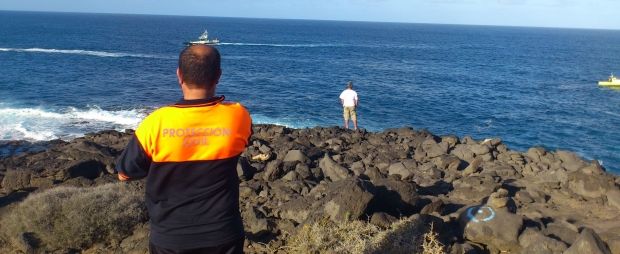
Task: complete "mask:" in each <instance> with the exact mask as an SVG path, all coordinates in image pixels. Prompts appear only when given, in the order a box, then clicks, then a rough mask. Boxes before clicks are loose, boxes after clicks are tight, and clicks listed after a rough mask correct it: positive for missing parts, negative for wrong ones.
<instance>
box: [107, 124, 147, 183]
mask: <svg viewBox="0 0 620 254" xmlns="http://www.w3.org/2000/svg"><path fill="white" fill-rule="evenodd" d="M151 161H152V160H151V157H150V156H149V155H148V154H147V153H146V152H145V151H144V149H143V148H142V145H141V144H140V141H139V140H138V138H137V137H136V135H135V134H134V135H133V137H132V138H131V140H129V143H128V144H127V147H125V150H123V152H122V153H121V156H119V157H118V160H117V161H116V172H118V179H119V180H121V181H129V180H138V179H141V178H144V177H146V176H147V175H148V172H149V168H150V167H151Z"/></svg>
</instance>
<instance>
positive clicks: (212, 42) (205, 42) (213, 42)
mask: <svg viewBox="0 0 620 254" xmlns="http://www.w3.org/2000/svg"><path fill="white" fill-rule="evenodd" d="M185 44H186V45H188V46H191V45H197V44H201V45H218V44H220V40H218V39H217V38H215V39H213V40H209V32H208V31H207V30H205V31H204V33H202V35H200V37H198V40H197V41H188V42H186V43H185Z"/></svg>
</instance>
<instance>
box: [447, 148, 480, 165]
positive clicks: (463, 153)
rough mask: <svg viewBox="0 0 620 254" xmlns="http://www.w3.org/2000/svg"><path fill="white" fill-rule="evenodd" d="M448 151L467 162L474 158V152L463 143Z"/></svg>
mask: <svg viewBox="0 0 620 254" xmlns="http://www.w3.org/2000/svg"><path fill="white" fill-rule="evenodd" d="M450 153H451V154H454V155H456V156H457V157H459V158H460V159H461V160H464V161H467V162H471V161H472V160H473V159H474V157H476V155H475V154H474V152H472V151H471V150H469V146H468V145H465V144H458V145H456V146H455V147H454V149H453V150H452V152H450Z"/></svg>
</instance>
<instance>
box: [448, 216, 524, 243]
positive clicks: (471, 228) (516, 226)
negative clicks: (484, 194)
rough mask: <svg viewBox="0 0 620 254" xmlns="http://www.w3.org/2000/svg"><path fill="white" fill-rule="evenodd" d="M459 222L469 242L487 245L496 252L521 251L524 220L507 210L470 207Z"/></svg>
mask: <svg viewBox="0 0 620 254" xmlns="http://www.w3.org/2000/svg"><path fill="white" fill-rule="evenodd" d="M459 222H460V224H461V229H462V230H463V237H465V238H466V239H467V240H469V241H472V242H476V243H481V244H484V245H487V246H488V247H489V248H490V249H492V250H495V251H496V252H500V251H501V252H510V253H515V252H518V251H520V249H521V245H519V232H520V231H521V228H522V227H523V218H522V217H521V216H520V215H516V214H513V213H510V212H509V211H508V210H507V209H499V210H498V209H493V208H491V207H488V206H472V207H468V208H467V209H465V210H464V211H463V213H462V214H461V215H460V219H459Z"/></svg>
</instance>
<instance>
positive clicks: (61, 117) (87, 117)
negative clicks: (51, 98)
mask: <svg viewBox="0 0 620 254" xmlns="http://www.w3.org/2000/svg"><path fill="white" fill-rule="evenodd" d="M146 114H147V110H146V109H132V110H113V111H108V110H103V109H101V108H99V107H96V106H93V107H89V108H86V109H77V108H74V107H68V108H65V109H63V110H59V111H48V110H45V109H41V108H0V140H29V141H43V140H52V139H65V140H68V139H72V138H76V137H80V136H83V135H84V134H85V133H89V132H95V131H100V130H106V129H114V130H124V129H134V128H136V127H137V125H138V124H139V123H140V121H142V119H143V118H144V117H145V116H146Z"/></svg>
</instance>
